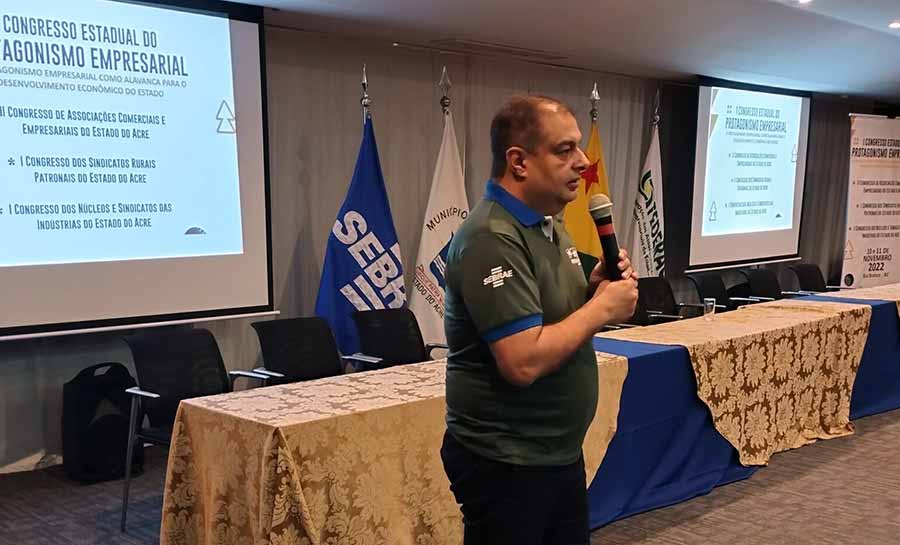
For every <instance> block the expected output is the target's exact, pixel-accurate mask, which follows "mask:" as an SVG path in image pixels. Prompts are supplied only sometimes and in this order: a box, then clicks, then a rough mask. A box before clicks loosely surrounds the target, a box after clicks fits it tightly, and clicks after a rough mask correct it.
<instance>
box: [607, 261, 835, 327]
mask: <svg viewBox="0 0 900 545" xmlns="http://www.w3.org/2000/svg"><path fill="white" fill-rule="evenodd" d="M789 270H791V271H792V272H793V273H794V274H795V276H796V284H797V285H798V286H799V288H800V290H799V291H786V290H783V289H782V287H781V285H780V283H779V280H778V276H777V275H776V274H775V273H774V272H773V271H771V270H769V269H765V268H751V269H741V270H732V271H722V272H704V273H690V274H687V275H685V276H675V277H669V278H660V277H647V278H641V279H639V280H638V283H639V286H638V293H639V295H638V304H637V307H636V309H635V313H634V315H633V316H632V317H631V319H630V320H628V321H627V322H626V323H625V324H622V325H623V326H626V327H627V326H645V325H651V324H655V323H661V322H668V321H673V320H680V319H682V318H689V317H693V316H699V315H700V314H702V313H703V304H702V303H703V300H704V299H715V301H716V311H717V312H725V311H730V310H734V309H736V308H738V307H740V306H742V305H747V304H753V303H758V302H762V301H772V300H778V299H782V298H785V297H793V296H796V295H801V294H804V293H819V292H825V291H831V290H834V289H839V288H838V287H837V286H828V285H826V283H825V280H824V277H823V276H822V272H821V270H820V269H819V267H818V266H817V265H814V264H807V263H801V264H795V265H791V266H789ZM620 327H621V326H620Z"/></svg>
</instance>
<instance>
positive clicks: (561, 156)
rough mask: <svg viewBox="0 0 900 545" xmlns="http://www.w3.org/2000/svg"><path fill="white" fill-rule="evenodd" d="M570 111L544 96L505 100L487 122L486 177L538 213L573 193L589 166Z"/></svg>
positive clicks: (568, 199)
mask: <svg viewBox="0 0 900 545" xmlns="http://www.w3.org/2000/svg"><path fill="white" fill-rule="evenodd" d="M580 142H581V131H580V130H579V129H578V122H577V121H575V116H574V115H573V114H572V110H571V109H570V108H569V107H568V106H566V105H565V104H563V103H562V102H560V101H558V100H555V99H552V98H549V97H544V96H536V95H531V96H520V97H512V98H510V99H509V100H508V101H507V102H506V104H504V105H503V107H501V108H500V110H499V111H498V112H497V114H496V115H495V116H494V120H493V121H492V122H491V154H492V156H493V165H492V167H491V177H492V178H494V179H495V180H497V181H498V182H500V183H501V184H502V185H503V186H504V187H506V189H507V190H509V191H510V192H512V193H513V194H514V195H515V196H517V197H519V198H520V199H521V200H522V201H524V202H525V204H528V205H529V206H531V207H532V208H534V209H535V210H537V211H538V212H541V213H543V214H556V213H558V212H560V211H561V210H562V209H563V208H564V207H565V205H566V204H567V203H569V202H571V201H573V200H575V198H576V197H577V196H578V179H579V177H580V176H581V173H582V172H584V171H585V169H587V167H588V166H589V164H588V160H587V157H586V156H585V155H584V152H582V151H581V148H580V147H579V143H580Z"/></svg>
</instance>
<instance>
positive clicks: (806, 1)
mask: <svg viewBox="0 0 900 545" xmlns="http://www.w3.org/2000/svg"><path fill="white" fill-rule="evenodd" d="M797 1H798V2H800V3H801V4H809V3H810V2H812V1H813V0H797Z"/></svg>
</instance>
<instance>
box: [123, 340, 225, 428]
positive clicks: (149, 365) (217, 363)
mask: <svg viewBox="0 0 900 545" xmlns="http://www.w3.org/2000/svg"><path fill="white" fill-rule="evenodd" d="M125 342H127V343H128V346H129V347H130V348H131V354H132V356H133V358H134V368H135V371H137V379H138V386H139V387H140V388H141V389H143V390H147V391H150V392H154V393H157V394H159V395H160V397H159V398H158V399H154V400H150V401H147V402H144V403H143V404H142V405H143V408H144V412H145V413H146V414H147V416H148V417H149V419H150V425H151V426H153V427H169V426H171V425H172V423H173V422H174V421H175V412H176V410H177V409H178V403H179V402H180V401H181V400H182V399H189V398H192V397H200V396H206V395H214V394H221V393H225V392H228V391H230V390H231V384H230V382H229V380H228V373H226V371H225V364H224V363H223V362H222V354H221V353H220V352H219V345H218V344H216V339H215V337H213V335H212V333H210V332H209V331H207V330H206V329H176V330H172V331H165V330H151V331H146V332H141V333H138V334H135V335H132V336H128V337H126V338H125Z"/></svg>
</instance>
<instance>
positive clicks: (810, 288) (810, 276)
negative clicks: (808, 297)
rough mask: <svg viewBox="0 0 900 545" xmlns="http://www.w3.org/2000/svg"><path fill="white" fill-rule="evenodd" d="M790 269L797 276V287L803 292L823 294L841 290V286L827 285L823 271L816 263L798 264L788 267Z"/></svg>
mask: <svg viewBox="0 0 900 545" xmlns="http://www.w3.org/2000/svg"><path fill="white" fill-rule="evenodd" d="M788 268H789V269H790V270H792V271H794V274H795V275H797V285H799V286H800V290H801V291H805V292H813V293H822V292H826V291H838V290H840V289H841V286H829V285H827V284H826V283H825V277H824V276H823V275H822V270H821V269H820V268H819V266H818V265H816V264H814V263H796V264H794V265H788Z"/></svg>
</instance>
